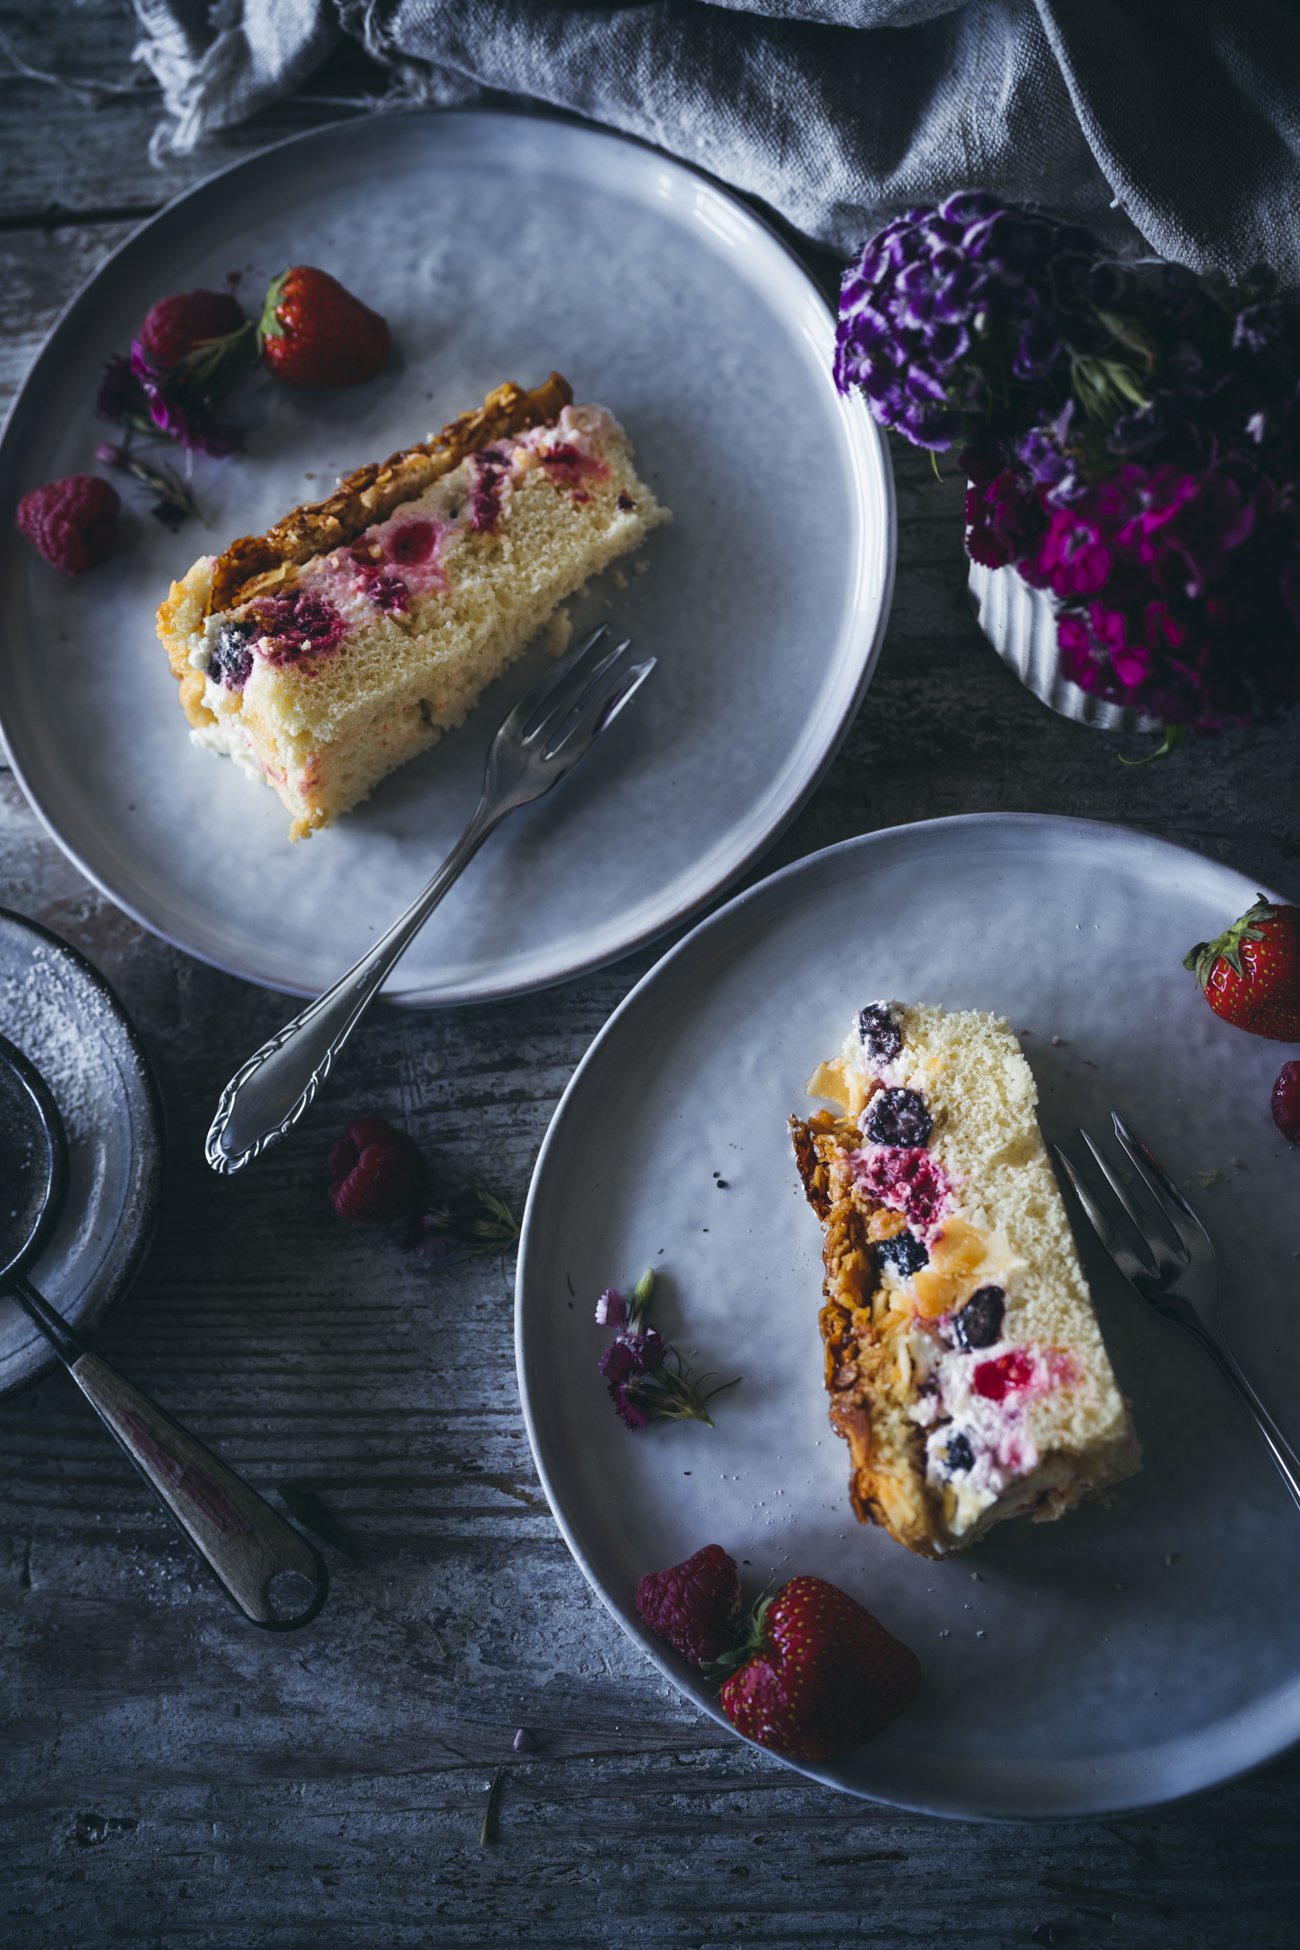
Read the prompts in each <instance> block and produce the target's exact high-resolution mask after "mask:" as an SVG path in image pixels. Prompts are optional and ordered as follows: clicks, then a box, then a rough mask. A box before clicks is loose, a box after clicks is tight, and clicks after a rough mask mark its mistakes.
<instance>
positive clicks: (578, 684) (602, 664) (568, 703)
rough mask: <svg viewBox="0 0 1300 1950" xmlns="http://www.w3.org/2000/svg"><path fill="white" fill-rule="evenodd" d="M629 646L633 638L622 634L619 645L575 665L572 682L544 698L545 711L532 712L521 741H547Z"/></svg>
mask: <svg viewBox="0 0 1300 1950" xmlns="http://www.w3.org/2000/svg"><path fill="white" fill-rule="evenodd" d="M631 648H632V639H631V637H629V636H625V637H624V638H623V641H622V642H621V643H620V644H617V645H616V646H615V648H614V649H613V650H607V651H606V652H605V654H604V656H603V657H599V658H597V660H596V661H595V662H594V663H588V664H587V665H586V667H585V668H582V669H580V668H579V666H578V665H577V664H575V665H574V666H573V670H572V672H571V673H570V679H571V681H570V682H569V683H567V684H564V685H561V686H559V687H558V688H557V689H556V690H555V691H553V692H552V694H551V696H550V697H548V698H547V700H546V707H545V709H544V711H542V712H540V713H538V712H535V713H534V714H533V717H532V719H531V720H530V722H529V724H528V727H527V729H526V730H525V732H524V736H523V742H524V744H525V745H538V744H549V741H550V737H551V734H552V732H553V731H555V730H556V729H557V728H558V726H560V725H562V724H563V723H564V722H565V720H566V719H568V718H571V717H572V716H573V714H574V712H575V711H581V710H582V709H583V707H584V706H585V704H586V702H587V699H588V698H589V697H590V696H591V695H592V693H593V691H594V690H595V687H596V685H597V684H598V683H599V682H600V680H601V678H602V677H604V675H605V673H606V671H608V670H609V669H610V668H611V667H612V666H613V665H614V664H616V663H617V662H618V659H619V658H620V657H621V656H622V655H623V652H624V651H625V650H630V649H631Z"/></svg>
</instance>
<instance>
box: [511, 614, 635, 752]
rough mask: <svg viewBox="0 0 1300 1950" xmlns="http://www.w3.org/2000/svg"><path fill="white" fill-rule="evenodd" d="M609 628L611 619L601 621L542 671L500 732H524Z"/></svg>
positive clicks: (517, 735) (519, 734) (515, 735)
mask: <svg viewBox="0 0 1300 1950" xmlns="http://www.w3.org/2000/svg"><path fill="white" fill-rule="evenodd" d="M608 629H609V624H608V623H600V624H598V625H597V626H596V628H595V629H594V630H593V631H592V632H591V634H590V635H589V636H588V637H585V638H584V639H583V641H582V642H581V643H580V644H578V645H577V647H576V649H573V650H570V651H569V652H568V653H567V654H566V655H565V656H563V657H561V658H560V659H559V660H558V662H557V663H556V664H555V665H554V666H553V668H552V669H550V670H547V671H543V673H542V675H541V676H540V677H539V678H538V679H537V682H536V683H535V684H531V685H530V686H529V687H528V689H527V690H526V691H525V692H524V694H523V696H522V697H521V698H520V700H519V702H518V703H517V704H516V705H515V707H514V709H513V711H511V712H510V714H509V716H508V717H507V718H506V719H505V721H504V722H503V723H502V725H501V727H500V729H499V731H498V733H497V736H498V737H500V736H501V735H502V733H504V734H505V735H506V736H507V737H519V736H521V735H522V734H523V731H524V729H525V727H526V726H527V725H528V724H529V722H530V721H531V720H532V719H533V718H534V717H536V715H537V713H538V712H539V711H540V710H541V708H542V706H543V705H544V704H545V703H546V701H547V699H548V698H549V697H550V696H551V695H552V694H553V693H554V692H555V691H558V690H559V689H560V687H561V685H563V684H566V683H567V682H568V681H569V679H570V678H571V677H572V676H573V673H574V672H575V671H576V670H577V668H578V665H579V664H580V663H582V661H583V659H584V658H585V657H586V656H587V653H588V652H589V651H590V650H593V649H594V648H595V646H596V645H597V644H598V643H599V642H600V639H601V638H602V637H603V636H604V635H605V634H606V633H607V632H608Z"/></svg>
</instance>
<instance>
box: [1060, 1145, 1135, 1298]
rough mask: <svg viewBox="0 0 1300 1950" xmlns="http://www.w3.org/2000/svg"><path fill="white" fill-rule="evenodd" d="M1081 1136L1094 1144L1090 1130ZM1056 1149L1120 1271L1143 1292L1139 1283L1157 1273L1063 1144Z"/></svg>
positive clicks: (1075, 1193)
mask: <svg viewBox="0 0 1300 1950" xmlns="http://www.w3.org/2000/svg"><path fill="white" fill-rule="evenodd" d="M1081 1136H1083V1137H1084V1138H1085V1139H1087V1142H1088V1145H1089V1148H1091V1145H1092V1140H1091V1139H1090V1138H1088V1134H1087V1132H1086V1131H1084V1132H1082V1133H1081ZM1052 1149H1053V1151H1055V1153H1056V1155H1057V1157H1058V1158H1059V1159H1060V1161H1061V1164H1062V1166H1063V1167H1064V1170H1065V1175H1066V1177H1067V1178H1068V1179H1069V1181H1070V1184H1071V1185H1072V1187H1073V1188H1074V1195H1075V1197H1076V1198H1077V1199H1078V1201H1079V1203H1080V1205H1081V1206H1082V1207H1083V1210H1084V1215H1085V1217H1086V1218H1087V1220H1088V1223H1089V1225H1090V1226H1091V1227H1092V1229H1093V1231H1094V1232H1095V1233H1096V1235H1097V1237H1098V1239H1100V1241H1101V1243H1102V1245H1103V1246H1104V1247H1105V1248H1106V1251H1107V1252H1108V1253H1109V1254H1110V1256H1111V1258H1112V1259H1113V1260H1114V1262H1115V1264H1116V1266H1118V1268H1119V1270H1120V1272H1121V1273H1122V1274H1123V1275H1124V1278H1125V1279H1126V1280H1127V1281H1128V1282H1129V1284H1130V1286H1133V1287H1136V1289H1137V1291H1138V1292H1139V1293H1141V1292H1142V1287H1141V1285H1140V1284H1139V1282H1141V1281H1143V1280H1145V1281H1146V1282H1148V1284H1149V1283H1150V1282H1152V1281H1154V1280H1155V1278H1156V1275H1155V1274H1154V1273H1153V1272H1152V1270H1151V1268H1150V1267H1148V1266H1144V1265H1143V1264H1142V1261H1141V1260H1140V1259H1139V1258H1138V1256H1137V1254H1136V1253H1135V1252H1134V1251H1133V1248H1132V1247H1131V1246H1130V1245H1129V1243H1128V1241H1127V1240H1126V1239H1125V1238H1123V1237H1122V1236H1121V1235H1120V1234H1119V1233H1118V1232H1116V1230H1115V1228H1114V1226H1113V1225H1112V1224H1111V1222H1110V1220H1109V1219H1108V1218H1107V1217H1106V1214H1105V1213H1104V1212H1103V1211H1102V1209H1101V1207H1100V1206H1099V1205H1098V1203H1097V1201H1096V1199H1095V1198H1094V1197H1093V1195H1092V1193H1091V1192H1090V1191H1089V1190H1088V1187H1087V1186H1086V1185H1085V1184H1084V1182H1083V1180H1082V1178H1080V1176H1079V1174H1078V1172H1077V1171H1076V1170H1075V1168H1074V1166H1073V1165H1072V1164H1071V1163H1070V1160H1069V1159H1068V1158H1067V1157H1066V1155H1065V1153H1064V1151H1062V1149H1061V1147H1060V1145H1059V1144H1054V1145H1053V1146H1052ZM1144 1297H1145V1296H1144Z"/></svg>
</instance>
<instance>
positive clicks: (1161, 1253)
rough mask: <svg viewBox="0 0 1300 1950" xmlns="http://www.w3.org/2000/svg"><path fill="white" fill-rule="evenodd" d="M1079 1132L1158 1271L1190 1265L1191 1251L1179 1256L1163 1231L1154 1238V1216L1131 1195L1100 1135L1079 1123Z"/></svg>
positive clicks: (1165, 1274)
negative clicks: (1113, 1165) (1099, 1140)
mask: <svg viewBox="0 0 1300 1950" xmlns="http://www.w3.org/2000/svg"><path fill="white" fill-rule="evenodd" d="M1079 1136H1080V1137H1081V1138H1082V1139H1083V1141H1084V1143H1085V1144H1086V1145H1087V1147H1088V1149H1089V1151H1091V1153H1092V1155H1093V1160H1094V1162H1095V1163H1096V1166H1097V1169H1098V1170H1099V1171H1100V1173H1101V1175H1102V1177H1103V1178H1104V1179H1105V1180H1106V1183H1107V1184H1108V1185H1109V1186H1110V1189H1111V1190H1112V1192H1114V1194H1115V1196H1116V1198H1117V1199H1118V1200H1119V1202H1120V1204H1121V1205H1122V1206H1123V1207H1124V1210H1125V1211H1126V1212H1127V1213H1128V1216H1129V1218H1130V1220H1131V1221H1132V1224H1133V1230H1134V1231H1135V1232H1136V1233H1137V1236H1138V1238H1139V1239H1140V1240H1141V1241H1142V1244H1143V1245H1144V1246H1145V1247H1146V1249H1147V1252H1148V1254H1149V1255H1150V1257H1151V1260H1152V1262H1153V1264H1154V1266H1155V1268H1156V1270H1157V1272H1159V1273H1160V1274H1161V1275H1162V1276H1168V1275H1170V1274H1172V1273H1175V1272H1176V1271H1177V1270H1178V1267H1179V1265H1180V1264H1181V1265H1186V1263H1187V1255H1186V1253H1185V1252H1184V1253H1183V1254H1182V1257H1181V1260H1180V1259H1179V1258H1177V1257H1176V1256H1175V1254H1174V1251H1173V1248H1172V1247H1171V1245H1170V1243H1169V1241H1168V1240H1167V1239H1162V1238H1161V1237H1160V1236H1159V1234H1157V1235H1156V1237H1155V1238H1152V1230H1153V1228H1152V1224H1151V1220H1150V1217H1149V1216H1148V1214H1146V1213H1145V1212H1143V1211H1141V1210H1140V1209H1139V1207H1138V1206H1137V1204H1136V1203H1135V1201H1134V1200H1133V1198H1132V1197H1131V1196H1130V1194H1129V1189H1128V1186H1127V1185H1126V1184H1125V1183H1124V1180H1123V1179H1122V1178H1121V1177H1120V1176H1119V1174H1118V1172H1116V1171H1115V1170H1113V1169H1112V1167H1111V1165H1110V1162H1109V1160H1108V1159H1107V1158H1106V1157H1105V1155H1104V1153H1103V1152H1102V1150H1101V1147H1100V1145H1099V1144H1098V1143H1097V1141H1096V1139H1095V1138H1094V1137H1093V1136H1092V1134H1091V1133H1090V1132H1089V1131H1085V1130H1084V1128H1083V1126H1082V1125H1080V1126H1079Z"/></svg>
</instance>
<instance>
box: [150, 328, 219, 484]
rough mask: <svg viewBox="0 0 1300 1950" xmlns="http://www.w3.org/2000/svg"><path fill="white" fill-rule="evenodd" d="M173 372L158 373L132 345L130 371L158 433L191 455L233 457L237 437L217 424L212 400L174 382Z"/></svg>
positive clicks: (174, 371) (193, 388)
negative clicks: (188, 449) (145, 401)
mask: <svg viewBox="0 0 1300 1950" xmlns="http://www.w3.org/2000/svg"><path fill="white" fill-rule="evenodd" d="M176 371H177V369H176V368H172V369H170V370H168V371H166V372H162V371H159V369H158V368H157V367H156V366H155V365H154V364H153V363H152V361H151V360H150V358H149V355H148V353H147V352H146V351H145V350H144V348H143V346H142V345H141V344H140V342H139V340H138V339H137V340H136V341H135V343H134V344H133V345H132V347H131V372H132V374H133V375H134V377H135V378H136V380H138V382H139V385H140V389H141V391H142V393H143V394H144V397H145V399H146V400H147V401H148V411H149V417H150V419H151V420H152V421H153V424H154V426H155V427H156V428H157V429H158V431H159V433H164V434H166V436H167V438H168V439H169V440H177V441H179V442H180V444H181V446H182V447H190V448H192V449H193V450H194V452H195V453H200V454H212V455H214V456H217V457H220V456H221V455H224V454H233V453H234V451H235V449H236V447H238V445H239V435H238V434H237V433H236V432H235V430H234V428H233V427H223V426H220V425H218V423H217V418H216V414H215V412H214V410H213V402H212V400H211V399H210V398H208V397H207V396H206V395H205V394H203V393H201V392H199V391H198V390H197V389H196V388H195V387H192V386H187V385H186V384H185V383H184V382H183V380H181V379H178V378H177V377H176V376H175V374H176Z"/></svg>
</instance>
